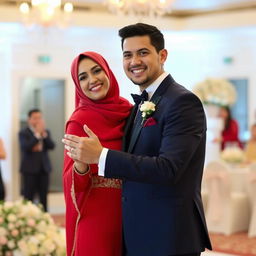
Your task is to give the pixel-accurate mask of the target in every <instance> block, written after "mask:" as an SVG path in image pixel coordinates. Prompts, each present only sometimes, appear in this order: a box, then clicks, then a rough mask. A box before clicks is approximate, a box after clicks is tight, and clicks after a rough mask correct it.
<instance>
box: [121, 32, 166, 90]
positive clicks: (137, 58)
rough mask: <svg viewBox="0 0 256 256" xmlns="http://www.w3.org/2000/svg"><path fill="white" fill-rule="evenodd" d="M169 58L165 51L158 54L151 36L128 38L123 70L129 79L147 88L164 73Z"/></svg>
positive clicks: (124, 45)
mask: <svg viewBox="0 0 256 256" xmlns="http://www.w3.org/2000/svg"><path fill="white" fill-rule="evenodd" d="M166 57H167V51H166V50H165V49H163V50H161V51H160V52H159V53H157V51H156V49H155V47H154V46H153V45H152V44H151V42H150V38H149V36H134V37H128V38H126V39H125V40H124V43H123V68H124V71H125V73H126V75H127V77H128V78H129V79H130V80H131V81H132V82H133V83H134V84H137V85H139V86H140V87H141V90H144V89H145V88H147V87H148V86H149V85H150V84H151V83H153V82H154V81H155V80H156V79H157V78H158V77H159V76H160V75H161V74H162V73H163V64H164V62H165V60H166Z"/></svg>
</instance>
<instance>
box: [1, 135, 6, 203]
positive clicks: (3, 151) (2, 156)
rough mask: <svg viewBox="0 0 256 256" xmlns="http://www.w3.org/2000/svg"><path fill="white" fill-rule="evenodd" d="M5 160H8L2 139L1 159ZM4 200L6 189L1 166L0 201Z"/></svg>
mask: <svg viewBox="0 0 256 256" xmlns="http://www.w3.org/2000/svg"><path fill="white" fill-rule="evenodd" d="M5 158H6V152H5V149H4V144H3V141H2V139H1V138H0V159H5ZM4 199H5V188H4V183H3V178H2V173H1V166H0V201H3V200H4Z"/></svg>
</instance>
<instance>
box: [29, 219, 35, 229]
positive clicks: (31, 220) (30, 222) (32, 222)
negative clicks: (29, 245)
mask: <svg viewBox="0 0 256 256" xmlns="http://www.w3.org/2000/svg"><path fill="white" fill-rule="evenodd" d="M28 225H29V226H30V227H34V226H35V225H36V222H35V220H34V219H29V220H28Z"/></svg>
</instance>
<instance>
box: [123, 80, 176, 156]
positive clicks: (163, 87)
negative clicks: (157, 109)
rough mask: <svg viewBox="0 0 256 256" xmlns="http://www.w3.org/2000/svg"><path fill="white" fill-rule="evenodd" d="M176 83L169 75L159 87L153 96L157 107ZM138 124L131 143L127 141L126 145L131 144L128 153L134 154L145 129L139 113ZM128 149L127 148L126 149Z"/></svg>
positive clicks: (152, 99)
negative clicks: (166, 92)
mask: <svg viewBox="0 0 256 256" xmlns="http://www.w3.org/2000/svg"><path fill="white" fill-rule="evenodd" d="M172 83H174V80H173V78H172V77H171V75H168V76H167V77H166V78H165V79H164V80H163V82H162V83H161V84H160V85H159V87H158V88H157V90H156V91H155V93H154V95H153V96H152V98H151V100H150V101H152V102H153V103H155V105H156V106H157V104H158V103H159V102H160V100H161V97H162V95H163V93H164V92H165V90H166V89H167V88H168V86H169V85H170V84H172ZM138 115H139V116H138V122H136V124H137V125H136V126H135V127H134V129H133V132H132V134H131V136H130V143H129V140H128V141H126V144H128V143H129V147H128V151H127V152H129V153H130V152H132V150H133V148H134V146H135V143H136V141H137V139H138V137H139V134H140V132H141V129H142V127H143V123H142V116H141V112H140V111H138ZM129 128H130V129H129V131H130V132H131V126H130V127H129ZM126 148H127V147H126Z"/></svg>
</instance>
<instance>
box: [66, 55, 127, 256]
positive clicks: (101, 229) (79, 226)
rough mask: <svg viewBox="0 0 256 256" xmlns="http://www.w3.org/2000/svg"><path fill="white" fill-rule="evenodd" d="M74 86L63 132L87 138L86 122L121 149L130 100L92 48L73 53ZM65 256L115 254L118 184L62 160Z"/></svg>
mask: <svg viewBox="0 0 256 256" xmlns="http://www.w3.org/2000/svg"><path fill="white" fill-rule="evenodd" d="M71 74H72V78H73V81H74V83H75V86H76V108H75V111H74V112H73V114H72V115H71V117H70V119H69V120H68V122H67V124H66V133H67V134H74V135H77V136H87V135H86V134H85V132H84V129H83V125H84V124H87V125H88V126H89V127H91V128H92V129H93V131H94V132H95V133H96V134H97V135H98V137H99V139H100V141H101V143H102V144H103V145H104V146H105V147H107V148H111V149H119V150H120V149H121V140H122V136H123V129H124V125H125V120H126V118H127V117H128V115H129V113H130V109H131V105H130V103H129V102H128V101H127V100H125V99H123V98H121V97H120V96H119V87H118V84H117V81H116V78H115V76H114V74H113V73H112V71H111V69H110V68H109V66H108V64H107V62H106V60H105V59H104V58H103V57H102V56H101V55H99V54H97V53H95V52H84V53H81V54H80V55H79V56H77V57H76V58H75V59H74V61H73V63H72V67H71ZM63 181H64V193H65V200H66V208H67V209H66V237H67V255H68V256H70V255H75V256H85V255H88V256H121V247H122V232H121V223H122V220H121V182H120V181H119V180H116V179H105V178H103V177H99V176H98V175H97V166H96V165H91V166H86V165H84V164H82V163H79V162H73V160H72V159H71V158H69V156H67V154H65V158H64V173H63Z"/></svg>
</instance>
